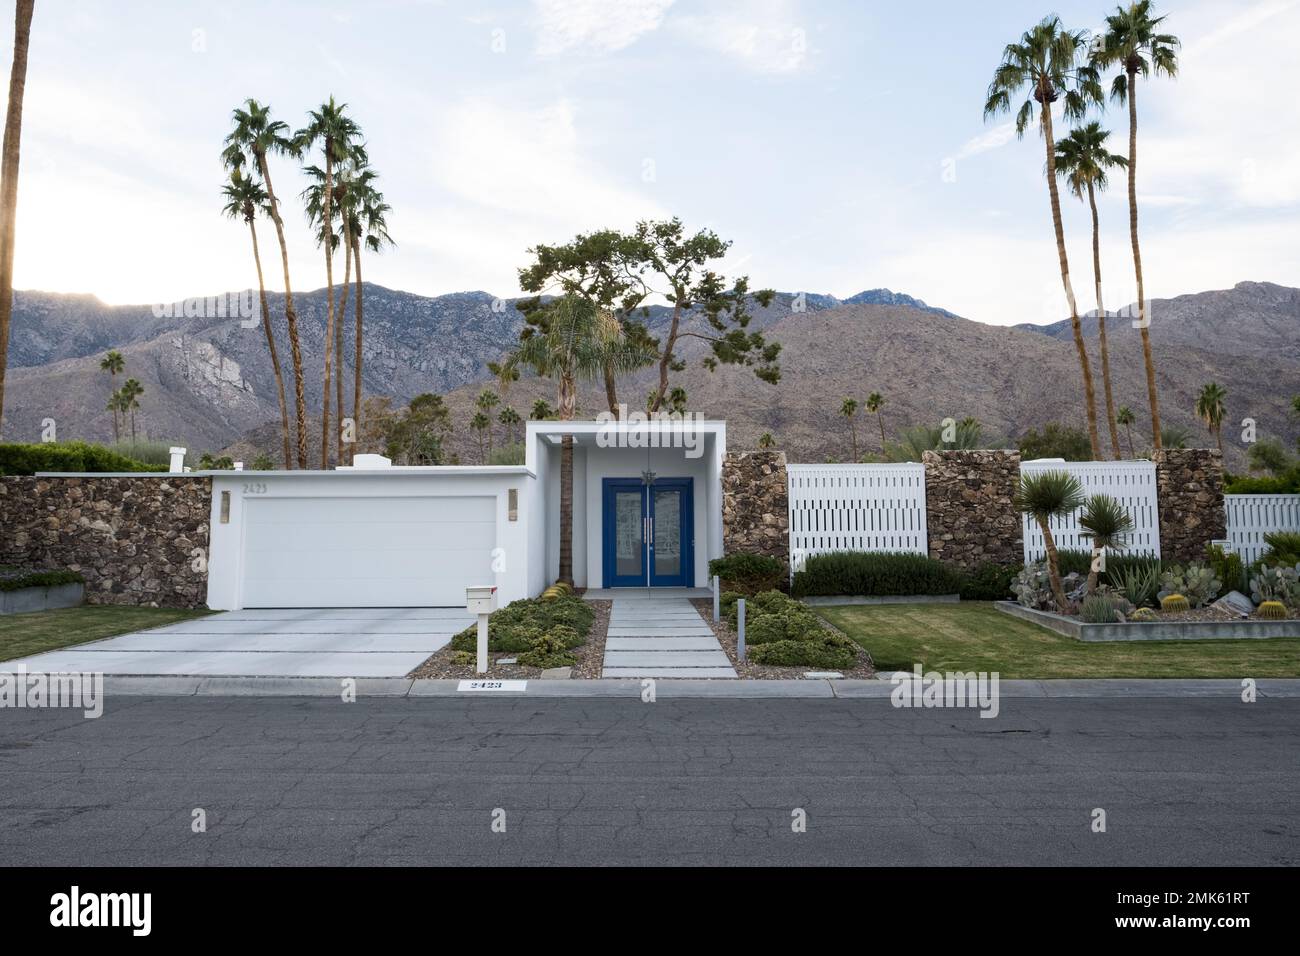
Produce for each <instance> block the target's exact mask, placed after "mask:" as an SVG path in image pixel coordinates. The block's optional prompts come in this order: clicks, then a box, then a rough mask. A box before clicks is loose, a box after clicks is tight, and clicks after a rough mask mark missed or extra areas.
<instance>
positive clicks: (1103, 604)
mask: <svg viewBox="0 0 1300 956" xmlns="http://www.w3.org/2000/svg"><path fill="white" fill-rule="evenodd" d="M1079 619H1080V620H1082V621H1083V622H1084V623H1085V624H1115V623H1117V622H1118V621H1119V611H1118V610H1116V608H1115V605H1114V604H1112V603H1111V600H1110V598H1108V597H1106V596H1105V595H1104V594H1093V595H1091V596H1090V597H1086V598H1084V599H1083V604H1081V605H1079Z"/></svg>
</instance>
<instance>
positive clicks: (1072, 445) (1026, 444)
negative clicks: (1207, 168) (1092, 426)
mask: <svg viewBox="0 0 1300 956" xmlns="http://www.w3.org/2000/svg"><path fill="white" fill-rule="evenodd" d="M1019 447H1020V457H1021V459H1022V460H1024V461H1033V460H1034V459H1036V458H1064V459H1065V460H1066V461H1092V443H1091V442H1089V441H1088V436H1087V435H1085V434H1084V432H1083V429H1082V428H1075V427H1073V426H1070V425H1062V424H1060V423H1059V422H1048V423H1047V424H1046V425H1044V426H1043V430H1042V432H1039V431H1038V430H1037V429H1036V428H1031V429H1029V431H1027V432H1025V435H1024V437H1023V438H1021V439H1020V445H1019Z"/></svg>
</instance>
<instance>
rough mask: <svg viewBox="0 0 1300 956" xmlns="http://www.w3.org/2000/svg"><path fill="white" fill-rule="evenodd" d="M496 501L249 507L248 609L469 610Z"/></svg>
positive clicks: (277, 502)
mask: <svg viewBox="0 0 1300 956" xmlns="http://www.w3.org/2000/svg"><path fill="white" fill-rule="evenodd" d="M495 546H496V500H495V499H494V498H485V497H473V498H364V497H340V498H245V499H244V563H243V590H242V597H243V600H242V603H243V606H244V607H464V606H465V588H466V587H467V586H469V585H474V584H492V583H493V582H494V580H495V575H494V574H493V573H492V549H493V548H494V547H495Z"/></svg>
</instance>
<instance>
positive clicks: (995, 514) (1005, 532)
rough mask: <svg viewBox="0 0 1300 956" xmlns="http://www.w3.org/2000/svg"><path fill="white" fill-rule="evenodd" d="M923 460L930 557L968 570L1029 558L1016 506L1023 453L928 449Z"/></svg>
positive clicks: (1019, 561) (1018, 561) (1012, 562)
mask: <svg viewBox="0 0 1300 956" xmlns="http://www.w3.org/2000/svg"><path fill="white" fill-rule="evenodd" d="M921 461H922V464H924V465H925V520H926V532H927V533H928V535H929V538H930V557H932V558H938V559H939V560H941V561H945V562H947V563H948V564H952V565H955V566H957V567H960V568H965V569H967V570H971V569H973V568H975V567H978V566H979V565H980V564H983V563H984V562H986V561H991V562H993V563H995V564H1019V563H1021V562H1022V561H1023V560H1024V550H1023V548H1024V545H1023V542H1022V535H1021V518H1020V514H1019V513H1018V512H1017V511H1016V510H1015V508H1013V507H1012V505H1011V496H1012V495H1013V494H1015V491H1016V485H1017V483H1018V482H1019V481H1020V453H1019V452H1016V451H927V452H924V453H923V455H922V458H921Z"/></svg>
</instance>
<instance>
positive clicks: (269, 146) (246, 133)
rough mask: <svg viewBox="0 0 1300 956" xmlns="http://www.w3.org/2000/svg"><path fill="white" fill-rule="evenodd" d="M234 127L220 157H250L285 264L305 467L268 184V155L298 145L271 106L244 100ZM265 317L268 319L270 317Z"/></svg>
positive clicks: (302, 401) (285, 250)
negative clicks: (276, 118) (259, 180)
mask: <svg viewBox="0 0 1300 956" xmlns="http://www.w3.org/2000/svg"><path fill="white" fill-rule="evenodd" d="M232 119H233V121H234V127H235V128H234V129H233V130H232V131H231V133H230V135H229V136H227V137H226V149H225V152H223V153H222V156H221V158H222V161H223V162H224V163H225V165H226V167H227V168H229V169H232V170H233V169H241V168H242V167H243V166H244V165H245V163H247V162H248V159H249V157H252V160H253V165H254V166H256V168H257V172H258V174H259V175H260V176H261V181H262V185H263V187H264V188H265V189H266V212H267V215H269V216H270V217H271V222H272V223H274V224H275V235H276V238H277V239H278V240H279V242H280V262H281V264H282V265H283V267H284V319H285V325H286V327H287V329H288V332H289V353H290V357H291V359H292V362H293V391H294V415H295V424H296V434H297V436H298V441H297V445H298V448H297V452H298V455H297V460H298V467H299V468H306V467H307V399H306V392H305V390H304V387H303V372H302V344H301V341H300V340H299V337H298V311H297V309H296V308H295V307H294V304H293V283H292V282H291V281H290V279H289V245H288V243H287V242H286V241H285V238H284V220H283V218H281V216H280V204H279V200H277V199H276V198H275V189H274V187H273V186H272V185H271V167H270V165H269V163H268V162H267V157H268V156H270V155H272V154H274V155H280V156H293V157H297V155H298V152H297V148H296V147H295V146H294V143H293V140H292V139H291V138H290V136H289V135H288V133H289V127H288V125H287V124H285V123H283V122H281V121H279V120H273V119H271V108H270V107H269V106H264V105H263V104H261V103H259V102H257V100H253V99H250V100H246V101H245V103H244V106H243V108H236V109H235V110H234V111H233V113H232ZM267 321H270V319H269V317H268V319H267Z"/></svg>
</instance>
